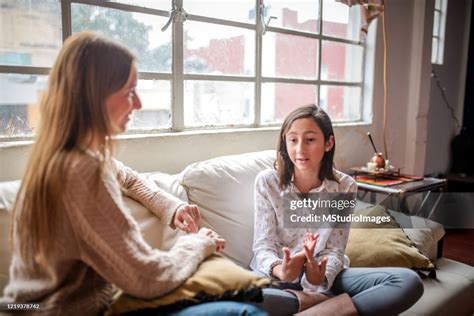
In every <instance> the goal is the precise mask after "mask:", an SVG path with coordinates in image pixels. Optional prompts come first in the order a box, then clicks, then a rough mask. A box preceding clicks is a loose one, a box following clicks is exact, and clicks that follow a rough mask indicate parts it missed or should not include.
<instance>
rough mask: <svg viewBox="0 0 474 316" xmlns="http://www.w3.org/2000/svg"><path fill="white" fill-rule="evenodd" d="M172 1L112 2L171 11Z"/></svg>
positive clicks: (130, 0) (136, 0)
mask: <svg viewBox="0 0 474 316" xmlns="http://www.w3.org/2000/svg"><path fill="white" fill-rule="evenodd" d="M109 1H110V0H109ZM171 1H172V0H113V1H111V2H118V3H125V4H131V5H136V6H139V7H145V8H151V9H157V10H165V11H170V10H171Z"/></svg>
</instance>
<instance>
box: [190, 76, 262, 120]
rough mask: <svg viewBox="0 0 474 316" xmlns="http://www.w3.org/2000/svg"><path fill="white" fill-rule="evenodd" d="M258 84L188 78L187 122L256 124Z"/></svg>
mask: <svg viewBox="0 0 474 316" xmlns="http://www.w3.org/2000/svg"><path fill="white" fill-rule="evenodd" d="M254 86H255V84H254V83H250V82H218V81H185V83H184V125H185V126H186V127H196V126H225V125H234V124H236V125H237V124H253V122H254V108H255V97H254V94H255V93H254Z"/></svg>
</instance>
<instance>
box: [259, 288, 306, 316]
mask: <svg viewBox="0 0 474 316" xmlns="http://www.w3.org/2000/svg"><path fill="white" fill-rule="evenodd" d="M253 305H255V306H257V307H259V308H261V309H263V310H264V311H265V312H267V313H268V315H270V316H289V315H293V314H296V313H297V312H298V308H299V304H298V299H297V298H296V296H295V295H294V294H291V293H289V292H287V291H284V290H280V289H271V288H267V289H263V302H261V303H253Z"/></svg>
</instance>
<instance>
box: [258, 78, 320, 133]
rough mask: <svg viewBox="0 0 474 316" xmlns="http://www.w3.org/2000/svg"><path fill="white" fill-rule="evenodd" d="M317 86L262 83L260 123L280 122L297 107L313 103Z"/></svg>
mask: <svg viewBox="0 0 474 316" xmlns="http://www.w3.org/2000/svg"><path fill="white" fill-rule="evenodd" d="M316 100H317V86H314V85H309V84H293V83H280V82H277V83H263V84H262V105H261V118H262V124H271V123H279V122H282V121H283V119H284V118H285V117H286V115H287V114H288V113H290V112H291V111H292V110H294V109H296V108H297V107H300V106H303V105H306V104H310V103H315V102H316Z"/></svg>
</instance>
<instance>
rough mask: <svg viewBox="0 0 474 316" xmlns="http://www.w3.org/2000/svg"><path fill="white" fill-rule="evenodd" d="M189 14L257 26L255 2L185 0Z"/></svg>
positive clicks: (245, 0) (246, 0)
mask: <svg viewBox="0 0 474 316" xmlns="http://www.w3.org/2000/svg"><path fill="white" fill-rule="evenodd" d="M183 8H184V10H185V11H186V12H187V13H189V14H195V15H202V16H207V17H211V18H218V19H223V20H231V21H237V22H244V23H252V24H255V0H220V1H215V0H214V1H209V0H208V1H203V0H183Z"/></svg>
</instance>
